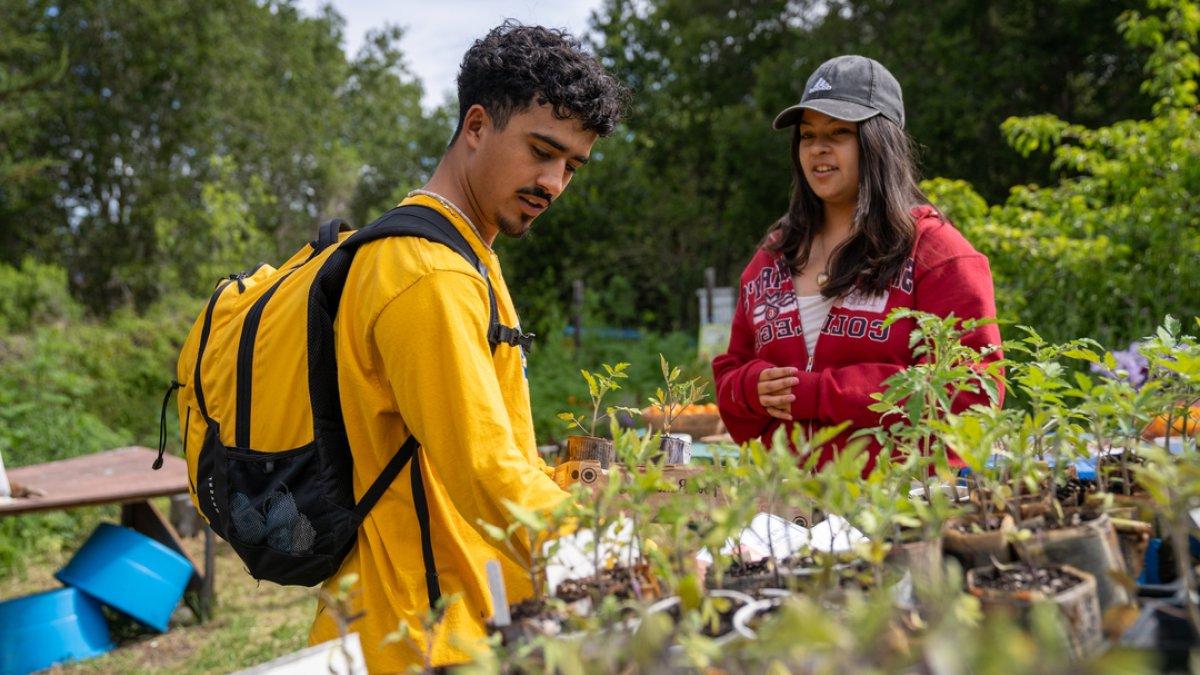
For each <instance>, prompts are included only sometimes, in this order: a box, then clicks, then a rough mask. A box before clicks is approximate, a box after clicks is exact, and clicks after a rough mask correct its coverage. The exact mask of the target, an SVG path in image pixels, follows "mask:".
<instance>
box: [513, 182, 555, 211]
mask: <svg viewBox="0 0 1200 675" xmlns="http://www.w3.org/2000/svg"><path fill="white" fill-rule="evenodd" d="M517 194H519V195H530V196H533V197H537V198H538V199H544V200H546V206H547V207H549V206H550V204H551V203H552V202H553V201H554V198H553V197H551V196H550V193H549V192H546V191H545V190H543V189H542V188H540V187H537V186H536V185H535V186H534V187H525V188H521V189H520V190H517Z"/></svg>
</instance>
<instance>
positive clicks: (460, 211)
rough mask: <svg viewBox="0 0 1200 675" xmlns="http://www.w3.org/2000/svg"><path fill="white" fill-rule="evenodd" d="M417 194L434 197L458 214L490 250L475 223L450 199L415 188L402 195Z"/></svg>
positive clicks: (430, 191)
mask: <svg viewBox="0 0 1200 675" xmlns="http://www.w3.org/2000/svg"><path fill="white" fill-rule="evenodd" d="M417 195H421V196H424V197H429V198H431V199H435V200H437V202H438V203H439V204H441V205H442V206H444V207H446V208H447V209H449V210H451V211H453V212H454V213H455V214H457V215H458V217H459V218H462V219H463V222H464V223H466V224H467V227H470V228H471V231H472V232H474V233H475V236H476V237H479V241H480V243H482V244H483V246H484V248H486V249H487V250H489V251H490V250H492V247H491V246H488V243H487V241H485V240H484V238H483V235H482V234H480V233H479V228H478V227H475V223H473V222H471V219H470V218H468V217H467V214H465V213H463V211H462V209H460V208H458V207H457V206H455V205H454V202H452V201H450V200H449V199H446V198H445V197H443V196H441V195H439V194H438V193H436V192H433V191H432V190H421V189H417V190H413V191H412V192H410V193H408V194H407V195H405V196H404V197H405V199H408V198H410V197H415V196H417Z"/></svg>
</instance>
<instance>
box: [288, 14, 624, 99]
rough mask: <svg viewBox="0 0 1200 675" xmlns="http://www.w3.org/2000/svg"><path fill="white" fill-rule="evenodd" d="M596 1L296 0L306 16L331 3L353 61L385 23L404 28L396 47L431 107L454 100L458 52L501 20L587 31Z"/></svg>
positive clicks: (577, 31)
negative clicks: (368, 35)
mask: <svg viewBox="0 0 1200 675" xmlns="http://www.w3.org/2000/svg"><path fill="white" fill-rule="evenodd" d="M601 2H602V0H403V1H401V2H394V1H393V2H383V1H382V0H374V1H372V0H332V2H329V1H328V0H300V2H299V5H300V7H302V8H303V9H305V10H306V11H308V12H309V13H310V14H314V13H316V11H317V8H318V7H319V6H321V5H324V4H332V5H333V7H334V9H336V10H337V11H338V13H339V14H341V15H342V16H343V17H344V18H345V19H346V44H345V45H343V47H345V49H346V53H347V54H349V55H350V56H353V55H354V54H355V53H357V52H358V48H359V47H360V46H361V45H362V42H363V36H364V35H365V34H366V32H367V31H368V30H370V29H372V28H378V27H380V26H383V25H384V24H387V23H392V24H398V25H400V26H403V27H404V28H406V29H407V30H406V32H405V35H404V40H403V41H402V42H401V47H402V48H403V50H404V54H405V55H406V56H407V57H408V61H409V65H411V66H412V69H413V72H415V73H416V74H417V77H419V78H421V82H422V84H423V85H424V86H425V99H424V103H425V106H426V107H427V108H432V107H436V106H438V105H440V104H441V103H443V102H444V101H445V99H446V97H447V96H450V97H453V96H454V78H455V77H456V76H457V75H458V63H459V61H460V60H461V59H462V55H463V52H465V51H466V50H467V48H468V47H470V46H471V43H472V42H474V41H475V39H476V38H479V37H481V36H483V35H484V34H485V33H487V31H488V30H489V29H491V28H493V27H495V26H496V25H497V24H499V23H500V22H501V21H503V20H504V19H506V18H513V19H518V20H520V21H521V23H526V24H541V25H543V26H549V27H552V28H565V29H567V30H569V31H570V32H572V33H574V34H576V35H582V34H583V33H585V32H586V31H587V27H588V17H589V16H590V15H591V12H592V10H593V9H597V8H599V7H600V4H601Z"/></svg>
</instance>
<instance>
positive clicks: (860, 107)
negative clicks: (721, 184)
mask: <svg viewBox="0 0 1200 675" xmlns="http://www.w3.org/2000/svg"><path fill="white" fill-rule="evenodd" d="M805 108H807V109H809V110H816V111H817V112H822V113H825V114H826V115H829V116H830V117H835V118H837V119H839V120H845V121H847V122H861V121H863V120H867V119H870V118H872V117H874V116H876V115H883V116H884V117H886V118H887V119H889V120H891V121H893V122H895V123H896V124H897V125H898V126H899V127H900V128H901V129H903V128H904V97H903V95H902V94H901V93H900V83H899V82H897V81H896V78H894V77H892V74H891V73H889V72H888V70H887V68H884V67H883V65H882V64H880V63H879V62H878V61H876V60H875V59H869V58H867V57H865V56H857V55H854V54H850V55H847V56H838V57H836V58H832V59H829V60H828V61H826V62H825V63H822V64H821V65H820V66H817V69H816V70H815V71H814V72H813V74H812V75H810V76H809V78H808V82H807V83H805V85H804V96H802V97H801V98H800V102H799V103H797V104H796V105H794V106H791V107H790V108H788V109H787V110H784V111H783V112H781V113H779V115H778V116H777V117H776V118H775V124H774V127H775V128H776V129H784V128H786V127H790V126H793V125H795V124H799V123H800V117H801V116H802V115H803V114H804V109H805Z"/></svg>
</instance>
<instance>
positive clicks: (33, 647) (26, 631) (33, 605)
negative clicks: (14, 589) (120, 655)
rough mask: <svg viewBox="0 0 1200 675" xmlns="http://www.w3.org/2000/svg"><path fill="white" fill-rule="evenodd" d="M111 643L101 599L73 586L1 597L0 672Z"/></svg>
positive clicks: (74, 657) (89, 652) (84, 655)
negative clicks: (95, 598) (98, 600)
mask: <svg viewBox="0 0 1200 675" xmlns="http://www.w3.org/2000/svg"><path fill="white" fill-rule="evenodd" d="M112 648H113V645H112V640H111V639H109V636H108V622H107V621H105V620H104V613H103V612H101V611H100V603H99V602H97V601H96V600H94V599H92V598H90V597H88V596H87V595H85V594H83V593H80V592H79V591H78V590H76V589H74V588H60V589H58V590H54V591H46V592H45V593H38V594H36V595H27V596H25V597H21V598H14V599H12V600H5V601H4V602H0V673H2V674H3V675H10V674H18V675H24V674H25V673H29V672H33V671H35V670H42V669H44V668H49V667H50V666H52V665H54V664H56V663H63V662H66V661H81V660H83V659H90V658H92V657H93V656H100V655H101V654H104V653H106V652H108V651H109V650H111V649H112Z"/></svg>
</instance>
